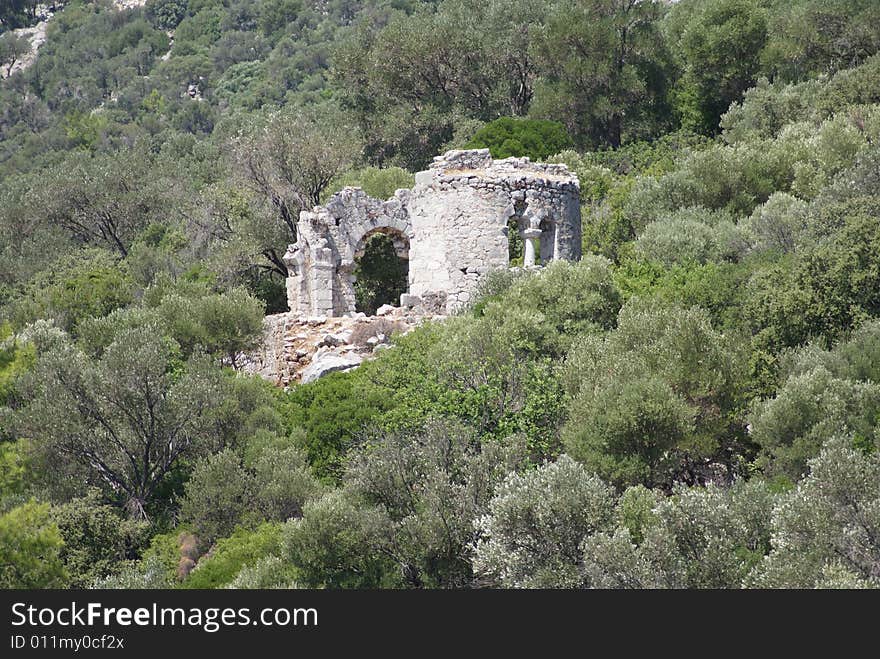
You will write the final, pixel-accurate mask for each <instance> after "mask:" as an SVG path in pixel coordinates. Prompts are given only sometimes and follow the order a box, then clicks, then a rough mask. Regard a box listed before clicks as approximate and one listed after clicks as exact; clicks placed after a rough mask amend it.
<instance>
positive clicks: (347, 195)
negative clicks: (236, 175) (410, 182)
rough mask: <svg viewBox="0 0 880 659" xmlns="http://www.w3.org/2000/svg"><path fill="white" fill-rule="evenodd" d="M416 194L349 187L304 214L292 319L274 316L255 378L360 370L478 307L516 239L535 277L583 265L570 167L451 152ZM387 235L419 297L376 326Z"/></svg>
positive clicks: (251, 364)
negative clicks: (360, 278)
mask: <svg viewBox="0 0 880 659" xmlns="http://www.w3.org/2000/svg"><path fill="white" fill-rule="evenodd" d="M415 183H416V184H415V187H413V188H412V189H411V190H398V191H397V192H395V193H394V196H393V197H392V198H391V199H389V200H387V201H382V200H379V199H373V198H371V197H369V196H368V195H367V194H366V193H365V192H364V191H363V190H361V189H360V188H345V189H343V190H342V191H341V192H338V193H336V194H334V195H333V196H332V197H331V198H330V200H329V201H328V202H327V204H326V205H324V206H317V207H315V208H313V209H312V210H311V211H303V212H302V213H300V217H299V222H298V224H297V242H296V244H295V245H290V246H289V248H288V250H287V253H286V254H285V256H284V260H285V262H286V263H287V266H288V269H289V272H290V276H289V277H288V279H287V298H288V303H289V305H290V312H288V313H281V314H275V315H273V316H267V317H266V319H265V340H264V341H263V344H262V346H261V348H260V349H259V350H258V351H257V352H255V353H253V354H251V355H247V356H246V359H245V360H244V363H243V365H242V368H243V370H244V371H246V372H250V373H257V374H260V375H262V376H263V377H265V378H267V379H269V380H271V381H273V382H275V383H277V384H278V385H280V386H288V385H289V384H291V383H294V382H299V383H306V382H311V381H313V380H315V379H317V378H320V377H323V376H324V375H326V374H327V373H332V372H335V371H347V370H350V369H352V368H356V367H357V366H358V365H359V364H360V363H361V362H362V361H363V360H364V359H367V358H369V357H370V356H371V355H372V354H375V353H376V352H378V351H380V350H382V349H385V348H387V347H388V343H389V341H390V337H391V335H392V334H405V333H406V332H408V331H410V330H411V329H413V328H414V327H416V326H418V325H419V324H420V323H422V322H425V321H429V320H441V319H443V318H444V317H445V316H446V315H448V314H450V313H454V312H455V311H457V310H458V309H460V308H462V307H463V306H466V305H467V304H468V302H469V301H470V300H471V298H472V296H473V295H474V293H475V291H476V288H477V283H478V281H479V279H480V277H481V276H482V275H484V274H485V273H487V272H489V271H490V270H494V269H498V268H507V267H509V266H510V258H509V240H510V238H511V236H510V235H509V234H510V231H511V230H513V231H517V232H518V233H519V235H520V236H521V238H522V240H523V247H524V249H523V252H524V254H523V265H524V266H525V267H526V268H532V267H537V266H538V265H539V264H540V265H544V264H547V263H549V262H550V261H553V260H556V259H566V260H570V261H573V260H577V259H579V258H580V256H581V215H580V204H579V200H578V195H579V183H578V180H577V177H576V176H575V175H573V174H572V173H571V172H569V171H568V169H567V168H566V167H565V165H552V164H538V163H532V162H530V161H529V159H528V158H507V159H505V160H492V157H491V156H490V155H489V151H488V150H486V149H479V150H472V151H449V152H448V153H446V154H445V155H443V156H439V157H437V158H435V159H434V163H433V165H432V166H431V168H430V169H429V170H427V171H424V172H419V173H418V174H416V181H415ZM376 233H385V234H387V235H389V236H390V237H391V239H392V241H393V244H394V247H395V251H396V252H397V255H398V256H399V257H401V258H403V259H406V260H407V261H408V265H409V276H408V285H409V290H408V292H407V293H405V294H403V295H402V296H401V300H400V306H399V307H395V306H392V305H384V306H382V307H380V308H379V309H378V311H377V312H376V316H373V317H368V316H366V314H364V313H360V312H357V310H356V309H355V288H354V285H355V282H356V270H357V263H358V259H359V258H360V257H361V256H362V255H363V253H364V250H365V248H366V244H367V241H368V240H369V238H370V237H371V236H372V235H374V234H376Z"/></svg>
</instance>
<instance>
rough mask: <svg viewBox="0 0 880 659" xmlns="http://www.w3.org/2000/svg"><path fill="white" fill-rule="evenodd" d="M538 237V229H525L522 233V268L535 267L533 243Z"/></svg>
mask: <svg viewBox="0 0 880 659" xmlns="http://www.w3.org/2000/svg"><path fill="white" fill-rule="evenodd" d="M540 237H541V230H540V229H525V230H524V231H523V239H524V240H525V253H524V254H523V265H524V266H526V267H528V266H531V265H535V241H537V240H538V239H539V238H540Z"/></svg>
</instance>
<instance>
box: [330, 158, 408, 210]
mask: <svg viewBox="0 0 880 659" xmlns="http://www.w3.org/2000/svg"><path fill="white" fill-rule="evenodd" d="M414 185H415V176H413V175H412V174H411V173H410V172H408V171H406V170H405V169H401V168H400V167H386V168H383V169H380V168H378V167H363V168H362V169H355V170H352V171H350V172H345V173H344V174H340V175H339V176H336V177H334V178H333V180H332V181H331V182H330V185H329V186H328V187H327V189H326V190H325V191H324V192H323V194H322V197H321V202H322V203H324V202H326V201H327V200H328V199H329V198H330V195H332V194H333V193H335V192H339V191H340V190H342V188H344V187H348V186H350V187H353V188H362V189H363V191H364V192H366V193H367V194H368V195H370V196H371V197H373V198H375V199H390V198H391V197H393V196H394V193H395V192H396V191H397V190H401V189H406V190H409V189H410V188H411V187H413V186H414Z"/></svg>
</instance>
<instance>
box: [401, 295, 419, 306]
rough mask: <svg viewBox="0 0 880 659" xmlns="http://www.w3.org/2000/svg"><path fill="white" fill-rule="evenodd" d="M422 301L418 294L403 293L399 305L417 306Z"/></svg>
mask: <svg viewBox="0 0 880 659" xmlns="http://www.w3.org/2000/svg"><path fill="white" fill-rule="evenodd" d="M421 303H422V298H420V297H419V296H418V295H411V294H410V293H404V294H402V295H401V296H400V306H402V307H409V308H412V307H417V306H419V305H420V304H421Z"/></svg>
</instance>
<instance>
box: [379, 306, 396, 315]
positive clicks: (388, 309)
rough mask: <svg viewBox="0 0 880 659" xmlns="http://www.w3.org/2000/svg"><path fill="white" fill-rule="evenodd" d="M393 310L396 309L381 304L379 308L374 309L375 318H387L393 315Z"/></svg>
mask: <svg viewBox="0 0 880 659" xmlns="http://www.w3.org/2000/svg"><path fill="white" fill-rule="evenodd" d="M395 309H397V307H395V306H392V305H390V304H383V305H382V306H381V307H379V308H378V309H376V315H377V316H387V315H388V314H390V313H394V310H395Z"/></svg>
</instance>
